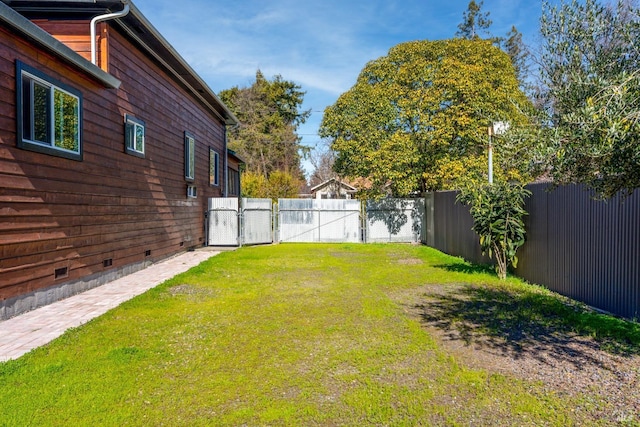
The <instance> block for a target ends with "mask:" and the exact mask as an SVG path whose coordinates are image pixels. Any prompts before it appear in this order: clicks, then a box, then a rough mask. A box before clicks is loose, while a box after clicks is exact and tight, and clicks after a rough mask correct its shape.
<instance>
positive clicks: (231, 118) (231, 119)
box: [115, 2, 239, 125]
mask: <svg viewBox="0 0 640 427" xmlns="http://www.w3.org/2000/svg"><path fill="white" fill-rule="evenodd" d="M129 7H130V11H129V13H130V14H132V15H133V16H134V17H135V18H136V19H137V20H139V21H140V23H141V24H142V25H143V26H144V27H145V29H146V30H147V31H149V33H150V34H151V35H152V36H153V37H154V38H155V39H156V40H158V41H159V42H160V43H161V44H162V46H163V47H164V48H165V49H167V51H168V52H169V53H170V54H171V55H172V56H173V57H174V58H175V59H176V60H177V61H178V62H179V63H180V65H181V66H182V67H184V69H185V70H187V72H188V73H189V74H191V76H192V77H193V78H194V79H195V80H196V81H197V82H198V84H200V85H201V86H202V88H203V89H204V90H205V91H206V93H207V95H209V96H210V97H211V98H213V100H214V102H216V103H217V104H218V105H219V106H220V107H222V109H223V110H224V112H225V114H226V115H227V117H222V115H221V114H220V113H219V112H218V110H217V109H216V108H215V107H214V106H213V105H211V103H210V102H209V101H208V100H207V99H205V97H204V96H202V95H201V94H200V93H199V92H198V91H197V90H196V89H195V88H194V87H193V86H192V85H191V84H189V82H187V81H186V80H185V79H184V78H183V77H182V76H181V75H180V73H179V72H178V71H177V70H175V69H174V68H173V67H171V66H170V65H169V64H168V63H167V62H166V61H165V60H164V59H162V57H161V56H160V55H159V54H158V53H157V52H155V51H154V50H153V49H152V48H151V47H149V46H148V45H147V44H146V43H145V42H144V41H143V40H142V39H141V38H140V37H138V35H136V34H135V32H134V31H133V30H132V29H131V28H129V26H127V24H126V23H125V22H124V18H119V19H116V20H115V21H116V22H118V23H119V24H120V26H121V27H122V28H123V29H124V30H125V31H126V32H127V34H128V35H129V36H130V37H132V38H133V39H134V40H135V41H136V42H137V43H139V44H140V45H141V46H143V47H144V48H145V49H146V50H147V51H148V52H149V54H151V55H152V56H153V57H154V58H155V59H156V60H158V61H159V62H160V63H161V64H162V65H163V66H164V67H166V68H167V69H168V70H169V71H171V73H172V74H173V75H174V77H176V78H177V79H178V80H179V81H180V82H181V83H182V84H183V85H185V86H186V87H187V88H189V90H190V91H191V92H192V93H193V95H194V96H195V97H197V98H198V99H199V100H200V101H201V102H203V103H204V104H205V105H206V106H207V107H208V108H210V109H211V110H212V111H213V112H214V113H215V114H216V115H217V116H218V117H219V118H220V119H221V120H222V121H223V122H224V123H225V124H227V125H237V124H238V123H239V120H238V118H237V117H236V116H235V115H234V114H233V113H232V112H231V110H229V108H228V107H227V106H226V105H225V104H224V103H223V102H222V100H220V98H219V97H218V96H217V95H216V94H215V92H213V90H211V88H210V87H209V85H207V84H206V83H205V82H204V80H202V78H201V77H200V76H199V75H198V73H196V72H195V71H194V70H193V68H191V66H190V65H189V64H188V63H187V62H186V61H185V60H184V58H182V56H180V54H179V53H178V52H177V51H176V50H175V49H174V48H173V46H171V44H170V43H169V42H168V41H167V40H166V39H165V38H164V37H163V36H162V34H160V32H159V31H158V30H156V28H155V27H154V26H153V25H152V24H151V22H149V21H148V20H147V18H146V17H145V16H144V15H143V14H142V12H140V10H139V9H138V8H137V7H136V6H135V5H134V4H133V3H132V2H129Z"/></svg>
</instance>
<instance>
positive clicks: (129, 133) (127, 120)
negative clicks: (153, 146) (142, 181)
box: [124, 114, 144, 157]
mask: <svg viewBox="0 0 640 427" xmlns="http://www.w3.org/2000/svg"><path fill="white" fill-rule="evenodd" d="M124 141H125V143H124V147H125V151H126V152H127V153H128V154H132V155H134V156H138V157H144V122H143V121H142V120H139V119H136V118H135V117H133V116H130V115H128V114H125V116H124Z"/></svg>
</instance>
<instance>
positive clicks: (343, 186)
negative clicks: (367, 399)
mask: <svg viewBox="0 0 640 427" xmlns="http://www.w3.org/2000/svg"><path fill="white" fill-rule="evenodd" d="M331 185H338V186H339V187H340V188H341V189H343V190H345V191H346V192H347V193H355V192H357V191H358V189H357V188H355V187H352V186H351V185H349V184H346V183H344V182H342V181H338V180H337V179H335V178H331V179H328V180H326V181H325V182H322V183H320V184H318V185H316V186H315V187H311V190H309V191H311V194H313V193H317V192H318V191H320V190H322V189H324V188H326V187H329V186H331Z"/></svg>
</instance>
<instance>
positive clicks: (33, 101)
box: [16, 61, 82, 160]
mask: <svg viewBox="0 0 640 427" xmlns="http://www.w3.org/2000/svg"><path fill="white" fill-rule="evenodd" d="M16 76H17V82H16V95H17V96H16V98H17V99H16V101H17V102H16V104H17V118H18V124H17V130H18V138H17V145H18V147H19V148H22V149H25V150H31V151H37V152H40V153H45V154H51V155H54V156H60V157H65V158H69V159H73V160H82V94H81V93H80V91H79V90H76V89H74V88H72V87H70V86H67V85H65V84H64V83H61V82H59V81H57V80H55V79H52V78H51V77H49V76H47V75H46V74H44V73H42V72H40V71H38V70H36V69H35V68H33V67H30V66H28V65H26V64H23V63H22V62H20V61H16Z"/></svg>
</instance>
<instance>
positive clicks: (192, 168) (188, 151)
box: [184, 132, 196, 181]
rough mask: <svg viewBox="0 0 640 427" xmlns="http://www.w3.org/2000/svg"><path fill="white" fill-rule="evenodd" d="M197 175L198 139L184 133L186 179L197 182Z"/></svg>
mask: <svg viewBox="0 0 640 427" xmlns="http://www.w3.org/2000/svg"><path fill="white" fill-rule="evenodd" d="M195 175H196V139H195V137H194V136H193V135H192V134H190V133H189V132H185V133H184V178H185V179H186V180H187V181H193V180H195Z"/></svg>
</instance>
